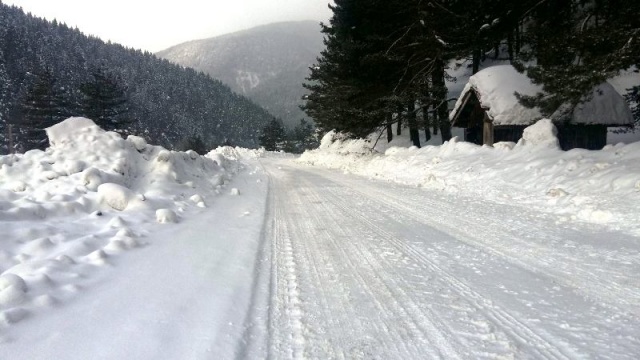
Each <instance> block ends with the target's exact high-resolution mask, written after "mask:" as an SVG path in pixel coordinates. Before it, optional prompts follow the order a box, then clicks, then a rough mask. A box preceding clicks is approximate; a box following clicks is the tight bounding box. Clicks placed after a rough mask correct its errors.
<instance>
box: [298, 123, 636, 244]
mask: <svg viewBox="0 0 640 360" xmlns="http://www.w3.org/2000/svg"><path fill="white" fill-rule="evenodd" d="M383 146H384V145H383ZM298 161H300V162H302V163H306V164H310V165H315V166H323V167H328V168H333V169H340V170H342V171H345V172H350V173H354V174H358V175H362V176H367V177H370V178H376V179H381V180H386V181H393V182H398V183H403V184H408V185H415V186H419V187H424V188H429V189H438V190H442V191H446V192H449V193H451V194H452V195H453V194H459V195H470V196H474V197H478V198H479V199H483V200H486V201H494V202H498V203H509V204H513V203H516V204H521V205H523V206H532V207H536V208H539V209H540V210H542V211H546V212H553V213H556V214H557V215H558V221H560V222H565V221H586V222H590V223H599V224H607V225H608V226H612V227H615V228H619V229H621V230H626V231H629V232H631V233H634V234H640V226H638V224H637V217H638V202H639V201H640V142H637V143H632V144H628V145H625V144H622V143H621V144H617V145H607V146H606V147H605V148H604V149H602V150H600V151H589V150H584V149H574V150H571V151H566V152H565V151H561V150H559V149H558V146H557V139H556V138H555V128H554V127H553V124H551V122H550V121H547V120H543V121H540V122H538V123H536V124H534V125H533V126H531V127H529V128H527V130H526V131H525V138H524V140H521V141H520V142H519V143H518V144H515V143H497V144H495V146H494V147H488V146H478V145H475V144H471V143H467V142H461V141H459V140H458V138H456V137H454V138H453V139H452V140H451V141H448V142H446V143H445V144H443V145H441V146H425V147H423V148H421V149H418V148H415V147H411V148H404V147H390V148H388V149H386V150H385V151H384V153H381V152H377V151H375V150H372V149H371V143H370V142H367V141H364V140H345V139H343V138H341V137H340V136H339V134H336V133H334V132H330V133H328V134H327V135H326V136H325V137H324V138H323V140H322V144H321V146H320V148H319V149H317V150H313V151H307V152H305V153H304V154H303V155H302V156H301V157H300V159H299V160H298Z"/></svg>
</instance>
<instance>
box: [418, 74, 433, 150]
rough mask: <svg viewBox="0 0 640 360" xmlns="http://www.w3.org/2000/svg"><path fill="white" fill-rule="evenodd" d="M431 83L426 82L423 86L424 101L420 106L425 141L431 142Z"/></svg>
mask: <svg viewBox="0 0 640 360" xmlns="http://www.w3.org/2000/svg"><path fill="white" fill-rule="evenodd" d="M429 98H430V96H429V84H425V85H424V86H423V88H422V101H421V102H420V106H421V107H422V125H423V127H424V141H425V142H429V140H431V128H430V126H431V121H430V118H429V108H430V107H431V102H430V101H429Z"/></svg>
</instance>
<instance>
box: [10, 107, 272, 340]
mask: <svg viewBox="0 0 640 360" xmlns="http://www.w3.org/2000/svg"><path fill="white" fill-rule="evenodd" d="M46 131H47V135H48V136H49V142H50V145H51V146H50V147H49V148H48V149H46V150H45V151H40V150H32V151H28V152H27V153H25V154H16V155H9V156H0V227H1V228H2V236H1V240H2V241H0V343H2V342H3V341H4V339H3V328H7V327H10V326H11V325H12V324H14V323H16V322H19V321H22V320H23V319H25V318H28V317H30V316H31V315H33V314H35V313H36V312H37V311H38V309H40V308H42V307H48V306H51V305H53V304H60V303H63V302H65V301H67V300H69V299H71V298H74V297H76V296H78V294H79V293H80V292H81V290H82V288H83V286H82V285H81V284H82V281H86V280H87V279H89V278H91V274H93V273H94V272H96V271H97V269H98V268H99V267H102V266H104V265H113V264H114V263H116V262H117V256H116V255H118V254H121V253H123V252H126V251H129V250H134V249H137V248H140V247H142V246H145V244H146V242H145V241H144V240H143V238H144V236H145V234H146V233H151V232H153V231H156V229H160V228H163V229H165V228H166V225H161V224H159V223H175V222H179V221H181V220H182V219H186V218H189V217H190V216H193V215H195V214H196V213H198V212H201V211H203V209H204V208H206V205H205V204H206V203H210V204H211V203H213V198H214V197H216V196H220V195H219V194H222V193H227V191H225V192H222V191H221V188H224V187H226V184H227V183H229V182H230V181H231V179H232V177H233V176H234V174H236V173H237V172H238V171H240V170H242V169H243V165H242V163H241V161H240V159H241V158H242V157H243V156H254V157H257V156H260V154H259V153H251V151H249V150H241V149H233V148H221V149H218V150H216V151H213V152H211V153H210V154H208V155H207V156H199V155H198V154H196V153H194V152H192V151H190V152H175V151H169V150H166V149H164V148H162V147H159V146H153V145H149V144H147V142H146V141H145V140H144V139H142V138H140V137H137V136H129V137H128V138H127V139H123V138H122V137H121V136H120V135H118V134H117V133H114V132H106V131H104V130H102V129H100V128H99V127H98V126H96V125H95V124H94V123H93V121H91V120H89V119H85V118H70V119H67V120H65V121H63V122H61V123H59V124H57V125H54V126H52V127H50V128H48V129H47V130H46Z"/></svg>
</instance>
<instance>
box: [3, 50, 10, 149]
mask: <svg viewBox="0 0 640 360" xmlns="http://www.w3.org/2000/svg"><path fill="white" fill-rule="evenodd" d="M9 102H10V97H9V75H8V74H7V71H6V67H5V63H4V56H3V53H2V49H1V48H0V140H1V142H0V154H2V153H9V152H12V151H13V149H12V147H13V144H12V142H13V139H11V137H12V134H11V133H12V130H11V129H10V126H11V124H10V122H9V106H8V104H9Z"/></svg>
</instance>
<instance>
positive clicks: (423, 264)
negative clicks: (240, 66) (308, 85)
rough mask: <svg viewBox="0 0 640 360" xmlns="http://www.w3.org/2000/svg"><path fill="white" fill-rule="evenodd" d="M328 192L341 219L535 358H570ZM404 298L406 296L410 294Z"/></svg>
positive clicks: (398, 285) (401, 286)
mask: <svg viewBox="0 0 640 360" xmlns="http://www.w3.org/2000/svg"><path fill="white" fill-rule="evenodd" d="M328 189H329V191H327V192H326V194H325V198H327V197H329V196H327V195H331V197H333V199H332V201H331V202H332V204H335V205H338V206H340V207H341V212H342V214H341V215H343V216H351V217H354V218H359V221H360V222H362V223H365V224H367V225H368V226H367V227H368V228H370V229H372V230H373V235H372V236H370V237H369V238H370V239H384V240H385V241H386V242H388V243H390V244H392V245H393V247H394V248H395V250H396V251H398V252H400V253H401V254H403V255H406V257H408V258H410V259H411V260H413V263H414V264H416V265H418V266H419V267H420V268H421V271H422V272H424V273H428V274H433V275H434V276H435V278H437V279H438V281H439V282H441V283H444V284H446V285H443V286H448V287H450V288H451V289H453V290H455V292H456V293H457V295H458V297H459V298H460V299H465V300H466V301H468V302H469V303H470V304H471V305H472V306H473V310H472V311H474V312H480V313H482V314H484V315H485V316H486V317H487V319H489V320H490V321H491V322H492V323H493V324H495V325H497V328H498V329H500V330H501V331H504V332H505V333H506V334H507V335H508V336H509V338H511V339H513V340H515V341H516V343H517V344H519V345H526V346H527V349H528V352H530V353H532V354H533V355H534V356H535V357H537V358H546V359H568V358H569V357H568V356H567V355H565V354H564V351H565V350H563V349H562V347H566V346H558V345H556V344H553V343H552V342H550V341H548V340H547V339H546V338H547V337H548V336H546V335H545V334H541V333H540V331H539V330H537V329H536V330H534V329H532V328H530V327H529V326H527V325H526V324H525V323H523V322H521V321H518V320H517V319H516V318H515V317H513V316H512V315H510V314H509V313H508V312H507V311H505V310H504V309H502V308H500V307H499V306H497V305H496V304H494V303H493V302H492V301H491V300H490V299H487V298H485V297H483V296H482V295H480V294H479V293H477V292H475V291H473V290H472V289H471V288H470V287H468V286H467V285H465V284H464V283H463V282H462V281H460V280H458V279H457V278H456V277H455V276H452V275H451V274H449V273H448V272H447V271H445V270H443V269H442V268H441V267H439V266H437V265H436V264H435V263H434V262H432V261H431V260H430V259H429V258H428V257H426V256H423V255H422V254H420V253H419V252H417V251H416V250H415V249H413V247H412V246H411V245H409V244H408V241H406V240H401V239H398V238H397V237H396V236H395V235H393V234H392V233H390V232H388V231H386V230H384V229H383V228H382V227H380V225H379V224H376V223H375V222H373V221H371V220H370V219H369V218H368V217H367V216H364V215H363V214H362V213H361V212H359V211H355V209H354V208H353V207H352V206H349V205H348V204H345V202H344V200H343V199H344V197H343V196H341V195H343V194H339V193H336V192H334V191H331V189H333V188H332V187H329V188H328ZM370 248H372V249H373V247H371V246H370ZM377 252H378V254H377V255H378V256H376V257H375V258H374V257H373V255H370V256H369V257H368V258H369V261H371V262H381V260H380V259H384V257H383V256H381V253H382V251H381V250H379V249H378V250H377ZM382 261H383V260H382ZM385 268H387V269H393V268H394V266H392V265H390V264H386V266H385ZM394 278H398V279H402V276H401V275H400V274H397V276H394ZM395 282H396V284H392V285H391V286H392V287H393V288H395V289H396V290H397V291H398V292H403V291H402V289H407V288H409V289H410V288H411V286H410V285H409V284H408V283H407V282H406V281H402V280H401V281H395ZM404 295H405V296H406V294H404ZM407 299H410V297H407ZM408 302H411V300H408ZM414 306H415V304H414ZM413 314H414V316H417V317H420V316H422V317H425V318H426V317H427V316H425V315H424V314H420V312H419V310H418V311H414V313H413ZM435 316H437V315H435V314H431V316H430V317H431V318H433V317H435ZM496 355H497V354H496Z"/></svg>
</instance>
